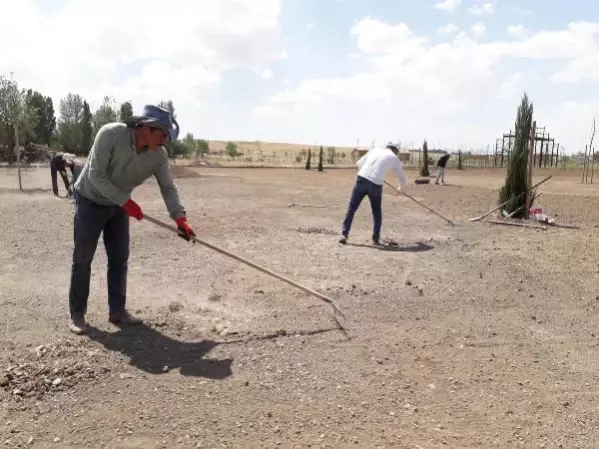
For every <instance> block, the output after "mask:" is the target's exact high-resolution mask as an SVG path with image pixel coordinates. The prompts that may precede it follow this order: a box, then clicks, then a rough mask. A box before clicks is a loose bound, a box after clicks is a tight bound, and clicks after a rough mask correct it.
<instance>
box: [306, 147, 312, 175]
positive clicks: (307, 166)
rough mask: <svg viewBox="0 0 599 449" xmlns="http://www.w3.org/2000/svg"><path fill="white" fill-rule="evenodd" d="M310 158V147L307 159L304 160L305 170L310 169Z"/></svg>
mask: <svg viewBox="0 0 599 449" xmlns="http://www.w3.org/2000/svg"><path fill="white" fill-rule="evenodd" d="M311 160H312V148H308V159H307V160H306V170H310V162H311Z"/></svg>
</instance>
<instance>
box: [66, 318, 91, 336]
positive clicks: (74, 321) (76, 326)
mask: <svg viewBox="0 0 599 449" xmlns="http://www.w3.org/2000/svg"><path fill="white" fill-rule="evenodd" d="M86 328H87V323H86V322H85V315H83V314H82V313H74V314H73V315H71V319H70V320H69V330H70V331H71V332H72V333H74V334H76V335H83V334H85V331H86Z"/></svg>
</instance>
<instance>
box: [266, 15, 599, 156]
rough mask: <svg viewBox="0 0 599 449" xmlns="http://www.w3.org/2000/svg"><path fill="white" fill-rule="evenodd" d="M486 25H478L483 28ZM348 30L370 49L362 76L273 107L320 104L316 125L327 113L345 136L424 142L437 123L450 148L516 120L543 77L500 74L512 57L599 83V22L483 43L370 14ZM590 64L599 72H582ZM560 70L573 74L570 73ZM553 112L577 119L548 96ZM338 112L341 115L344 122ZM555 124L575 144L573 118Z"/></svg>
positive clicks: (313, 84)
mask: <svg viewBox="0 0 599 449" xmlns="http://www.w3.org/2000/svg"><path fill="white" fill-rule="evenodd" d="M479 25H482V24H479ZM483 29H484V26H478V27H477V26H474V27H473V30H475V31H476V30H478V32H479V33H480V32H482V30H483ZM350 35H351V36H352V37H353V38H354V39H355V43H356V47H357V49H358V50H359V51H360V52H361V54H362V62H361V65H360V67H361V68H360V70H359V71H358V72H357V73H353V74H349V75H347V76H341V77H331V78H309V79H305V80H303V81H302V82H300V83H299V84H298V85H296V86H295V87H293V88H291V87H287V88H286V89H285V90H283V91H282V92H279V93H278V94H275V95H274V96H273V97H271V98H270V100H269V101H268V102H267V103H265V105H269V106H273V107H274V106H276V107H279V108H281V110H282V111H283V114H284V117H285V120H286V121H290V119H292V118H293V117H296V116H295V115H294V112H293V108H297V107H298V106H299V105H304V106H305V107H309V108H311V109H313V110H314V111H319V115H318V116H317V117H319V119H318V118H314V122H313V126H314V129H315V130H318V129H320V127H321V124H319V122H318V120H322V117H327V131H329V132H339V133H344V135H345V133H347V129H352V131H353V132H354V133H355V134H356V135H359V136H360V135H361V137H362V138H366V137H367V136H370V137H375V136H378V137H377V138H379V139H383V140H384V139H388V137H387V136H388V135H393V134H394V133H397V132H398V131H397V130H398V126H399V127H400V129H401V130H405V133H404V134H403V135H405V138H406V139H408V140H414V141H418V140H420V139H422V138H424V137H427V135H428V136H430V133H431V130H434V133H436V134H437V135H442V136H443V141H444V142H445V143H446V144H448V145H450V144H452V143H453V144H456V145H457V144H464V143H465V142H477V143H478V144H479V145H480V143H484V144H485V145H486V144H487V143H489V141H493V140H494V138H495V136H496V135H500V134H501V133H503V132H505V129H504V128H509V127H510V126H511V125H512V124H513V120H514V118H515V109H516V106H517V105H518V103H519V99H520V96H521V95H522V93H524V92H525V91H526V92H528V93H529V95H531V89H532V90H533V91H536V86H537V84H538V82H537V81H535V82H534V84H531V83H532V82H533V81H532V80H533V78H534V76H533V77H530V76H526V73H525V72H524V71H523V70H511V71H510V74H509V75H507V76H502V75H501V73H502V70H501V69H502V68H504V65H505V64H513V63H514V61H517V60H518V58H525V59H529V60H553V61H554V62H555V63H557V64H560V65H561V66H562V67H563V68H564V70H567V69H568V68H570V72H571V73H570V75H569V76H570V78H569V79H570V80H571V81H574V80H576V79H582V78H581V77H582V74H584V73H587V74H589V73H596V74H598V75H592V76H593V77H596V78H597V79H596V81H599V48H598V42H597V36H598V35H599V24H595V23H589V22H576V23H570V24H568V25H567V27H566V28H565V29H561V30H555V31H546V30H545V31H539V32H537V33H535V34H531V35H530V36H528V37H521V38H519V39H515V40H511V41H491V42H484V43H482V42H477V41H475V40H473V39H472V38H471V37H469V36H468V35H466V34H465V33H463V32H460V33H459V34H458V35H456V36H455V37H454V38H453V40H451V41H449V42H443V43H434V42H431V41H430V40H429V39H427V38H426V37H424V36H419V35H417V34H415V33H413V32H412V30H411V29H410V28H409V27H408V26H407V25H406V24H404V23H399V24H389V23H384V22H381V21H378V20H375V19H372V18H368V17H367V18H364V19H362V20H360V21H359V22H357V23H355V24H354V25H353V27H352V28H351V30H350ZM576 64H578V65H576ZM585 64H586V65H585ZM595 64H596V65H595ZM506 67H507V66H506ZM516 67H517V66H516ZM583 67H584V68H587V69H590V68H592V67H597V69H595V70H593V71H590V70H586V71H584V70H582V68H583ZM564 73H568V72H567V71H566V72H564ZM535 75H536V74H535ZM586 76H587V79H588V77H590V76H591V75H586ZM562 77H563V78H564V79H568V78H567V77H566V75H565V74H563V75H562ZM576 77H578V78H576ZM545 82H547V81H545ZM498 87H499V89H498ZM532 100H533V101H534V100H535V98H534V97H532ZM491 102H495V103H494V104H493V103H491ZM488 104H493V106H490V105H488ZM339 111H343V114H339ZM366 111H368V112H366ZM550 112H551V114H557V116H559V117H560V119H561V120H563V121H564V123H569V121H570V119H569V117H567V116H565V115H563V114H562V113H561V112H559V111H558V112H556V111H553V110H552V109H551V107H550V106H549V105H548V104H547V103H546V101H543V103H542V107H539V106H537V108H536V109H535V114H536V117H539V120H540V121H542V122H545V119H547V120H549V118H550ZM582 114H583V112H581V113H580V115H582ZM340 115H341V116H342V117H343V120H341V118H339V119H337V117H339V116H340ZM483 117H484V118H483ZM302 120H305V119H302ZM556 121H557V120H553V121H552V122H551V123H552V125H551V127H550V126H549V123H547V126H548V129H549V128H551V129H550V132H551V133H552V134H555V135H557V133H558V129H559V132H560V133H561V135H560V138H563V139H564V140H565V141H568V140H569V141H570V142H576V141H577V139H578V137H579V136H576V135H575V134H573V131H572V130H570V131H569V127H568V126H567V125H561V126H560V127H559V128H556V129H553V128H552V127H553V126H555V123H556ZM572 129H575V128H572ZM315 132H317V131H315ZM361 133H363V134H361Z"/></svg>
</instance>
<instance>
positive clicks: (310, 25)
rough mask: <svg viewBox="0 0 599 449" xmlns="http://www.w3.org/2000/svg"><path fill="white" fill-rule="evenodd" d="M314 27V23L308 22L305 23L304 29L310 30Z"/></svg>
mask: <svg viewBox="0 0 599 449" xmlns="http://www.w3.org/2000/svg"><path fill="white" fill-rule="evenodd" d="M314 28H315V25H314V24H313V23H312V22H310V23H307V24H306V31H312V30H313V29H314Z"/></svg>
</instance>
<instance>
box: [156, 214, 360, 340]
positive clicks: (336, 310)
mask: <svg viewBox="0 0 599 449" xmlns="http://www.w3.org/2000/svg"><path fill="white" fill-rule="evenodd" d="M144 219H145V220H148V221H149V222H151V223H154V224H155V225H158V226H160V227H161V228H164V229H168V230H169V231H172V232H174V233H176V234H178V233H179V230H178V229H177V228H176V227H175V226H172V225H169V224H167V223H165V222H163V221H161V220H158V219H156V218H153V217H150V216H149V215H147V214H144ZM191 240H192V241H193V242H195V243H200V244H202V245H204V246H207V247H208V248H210V249H212V250H214V251H216V252H219V253H221V254H224V255H225V256H228V257H231V258H232V259H235V260H237V261H239V262H242V263H244V264H246V265H249V266H250V267H252V268H255V269H256V270H259V271H262V272H263V273H266V274H268V275H270V276H272V277H275V278H277V279H279V280H281V281H283V282H286V283H288V284H290V285H293V286H294V287H297V288H299V289H300V290H303V291H304V292H306V293H308V294H310V295H312V296H316V297H317V298H318V299H320V300H322V301H324V302H326V303H327V304H329V305H330V306H331V308H332V309H333V312H334V313H333V319H334V320H335V323H337V327H338V328H339V330H341V331H342V332H343V333H344V334H345V336H347V337H349V335H348V334H347V331H346V329H345V327H344V326H343V325H342V324H341V323H340V322H339V319H338V316H341V317H342V318H345V314H344V313H343V312H342V311H341V309H339V307H338V306H337V304H335V301H333V300H332V299H331V298H329V297H328V296H325V295H323V294H321V293H318V292H317V291H315V290H312V289H311V288H308V287H305V286H303V285H301V284H298V283H297V282H295V281H292V280H291V279H289V278H287V277H285V276H282V275H280V274H277V273H275V272H274V271H271V270H269V269H267V268H264V267H263V266H261V265H258V264H256V263H254V262H251V261H249V260H247V259H245V258H243V257H241V256H238V255H236V254H233V253H231V252H229V251H227V250H225V249H222V248H219V247H218V246H216V245H213V244H212V243H208V242H206V241H205V240H202V239H200V238H198V237H192V238H191Z"/></svg>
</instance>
